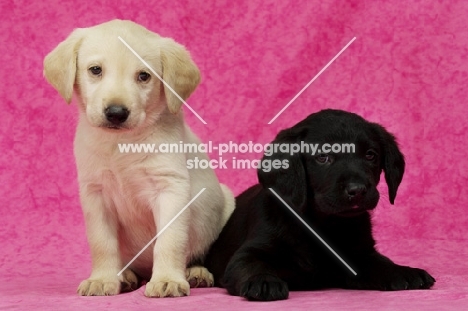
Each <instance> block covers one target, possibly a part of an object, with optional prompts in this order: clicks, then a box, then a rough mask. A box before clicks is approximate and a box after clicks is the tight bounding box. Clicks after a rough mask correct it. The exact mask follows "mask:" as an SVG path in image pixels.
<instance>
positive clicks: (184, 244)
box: [44, 20, 234, 297]
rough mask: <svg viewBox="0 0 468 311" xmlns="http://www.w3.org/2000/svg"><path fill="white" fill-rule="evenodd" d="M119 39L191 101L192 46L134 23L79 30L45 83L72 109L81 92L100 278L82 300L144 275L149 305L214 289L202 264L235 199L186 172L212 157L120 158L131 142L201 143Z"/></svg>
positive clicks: (209, 176)
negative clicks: (151, 301) (196, 289)
mask: <svg viewBox="0 0 468 311" xmlns="http://www.w3.org/2000/svg"><path fill="white" fill-rule="evenodd" d="M119 36H120V37H122V38H123V39H124V40H125V41H126V42H127V43H128V44H129V45H130V46H131V47H132V48H133V49H134V50H135V51H136V52H137V53H138V54H139V55H140V56H141V57H142V58H143V59H144V60H145V61H146V62H147V63H148V64H149V65H150V66H151V67H152V68H153V69H154V70H155V71H156V72H157V73H158V74H159V75H160V76H161V77H162V78H163V79H164V81H166V82H167V83H168V84H169V85H170V86H171V87H172V88H173V89H174V90H175V92H176V93H178V94H179V95H180V96H181V97H182V98H183V99H184V100H185V99H186V98H188V97H189V96H190V94H191V93H192V92H193V91H194V90H195V88H196V86H197V85H198V83H199V81H200V73H199V70H198V68H197V67H196V65H195V64H194V63H193V61H192V60H191V58H190V55H189V53H188V52H187V51H186V50H185V48H184V47H182V46H181V45H179V44H177V43H176V42H174V41H173V40H172V39H168V38H162V37H160V36H159V35H157V34H155V33H153V32H150V31H148V30H147V29H145V28H144V27H142V26H140V25H137V24H135V23H133V22H130V21H121V20H114V21H110V22H107V23H104V24H101V25H97V26H94V27H90V28H82V29H76V30H75V31H73V33H72V34H71V35H70V36H69V37H68V38H67V39H66V40H65V41H63V42H62V43H60V44H59V45H58V46H57V47H56V48H55V49H54V50H53V51H52V52H51V53H50V54H49V55H47V56H46V58H45V60H44V75H45V77H46V79H47V80H48V81H49V83H50V84H52V86H53V87H54V88H55V89H57V91H58V92H59V93H60V95H61V96H62V97H63V98H64V99H65V100H66V101H67V102H68V103H69V102H70V101H71V99H72V96H73V93H76V95H77V98H78V105H79V122H78V127H77V131H76V137H75V142H74V150H75V157H76V163H77V169H78V179H79V186H80V199H81V205H82V209H83V213H84V217H85V222H86V232H87V237H88V242H89V245H90V248H91V257H92V272H91V276H90V277H89V278H88V279H87V280H84V281H83V282H81V284H80V285H79V287H78V293H79V294H80V295H84V296H91V295H115V294H118V293H119V292H121V291H124V290H132V289H135V288H136V286H137V277H136V275H139V276H141V277H143V278H145V279H147V280H149V282H148V283H147V285H146V290H145V295H146V296H148V297H167V296H172V297H176V296H184V295H189V291H190V285H189V282H188V281H190V284H192V285H194V286H197V284H198V285H200V284H203V285H204V284H206V285H208V286H210V285H212V284H213V279H212V275H211V274H210V273H209V272H208V271H207V270H206V269H205V268H203V267H201V266H197V264H199V263H201V262H202V261H203V258H204V255H205V252H206V251H207V250H208V248H209V246H210V244H211V243H212V242H213V241H214V240H215V239H216V238H217V236H218V234H219V232H220V231H221V229H222V227H223V226H224V224H225V223H226V221H227V219H228V217H229V216H230V214H231V212H232V211H233V209H234V198H233V195H232V193H231V192H230V191H229V189H228V188H227V187H226V186H224V185H220V184H219V182H218V180H217V178H216V175H215V173H214V172H213V171H212V170H211V169H191V170H189V169H187V165H186V162H187V160H190V159H195V158H196V157H198V158H199V159H207V155H206V154H203V153H192V154H184V153H172V154H167V153H151V154H148V153H120V152H119V148H118V144H124V143H149V144H155V145H159V144H170V143H176V144H179V143H180V142H184V143H195V144H199V143H200V141H199V139H198V138H197V137H196V136H195V135H194V134H193V133H192V131H191V130H190V129H189V127H188V126H187V125H186V124H185V122H184V119H183V115H182V111H181V105H182V102H181V101H180V100H179V99H178V98H177V97H176V96H175V95H174V94H173V93H172V92H171V91H170V90H169V89H168V88H166V86H164V85H163V84H162V83H161V82H160V80H159V79H158V78H157V77H156V76H154V75H153V74H152V73H151V71H150V70H149V69H148V68H147V67H146V66H145V65H144V64H143V63H142V62H141V61H140V60H139V59H138V58H137V57H136V56H135V55H134V54H132V53H131V51H130V50H129V49H128V48H127V47H126V46H125V45H123V43H122V42H121V41H120V40H119V39H118V37H119ZM202 188H206V190H205V191H204V192H203V193H202V194H201V195H200V196H199V197H198V198H196V199H195V201H194V202H193V203H192V204H191V205H190V207H189V208H187V209H186V210H185V211H184V212H183V213H182V214H181V215H180V216H179V217H178V218H177V219H176V220H175V221H174V222H173V223H172V224H171V225H170V226H169V227H168V228H167V229H166V230H165V231H164V232H163V233H162V234H161V235H160V236H159V237H158V238H157V240H156V242H155V243H154V244H153V245H152V246H151V247H148V248H147V249H146V250H145V251H144V252H143V253H142V254H141V255H140V256H139V257H138V258H137V259H136V260H135V261H134V262H133V263H132V265H131V266H130V268H129V269H126V270H125V272H124V273H122V274H121V275H120V276H118V273H119V271H120V270H121V269H122V268H123V267H124V266H125V265H126V264H127V263H128V262H130V260H131V259H132V258H133V257H134V256H135V255H136V254H137V253H138V252H139V251H140V250H141V249H142V248H143V247H144V246H145V245H146V244H147V243H148V242H149V241H150V240H151V239H152V238H153V237H154V236H155V235H156V234H157V233H158V232H159V231H160V230H161V229H162V228H163V227H164V226H165V225H166V224H168V223H169V222H170V221H171V219H173V217H174V216H175V215H176V214H177V213H178V212H179V211H181V210H182V208H184V206H186V205H187V203H189V201H190V200H191V199H192V198H193V197H194V196H195V195H197V193H199V192H200V190H201V189H202ZM187 267H189V268H188V269H187ZM135 274H136V275H135Z"/></svg>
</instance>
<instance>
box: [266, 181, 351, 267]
mask: <svg viewBox="0 0 468 311" xmlns="http://www.w3.org/2000/svg"><path fill="white" fill-rule="evenodd" d="M268 189H269V190H270V191H271V192H272V193H273V194H274V195H275V196H276V197H277V198H278V199H279V200H280V201H281V203H283V204H284V206H286V207H287V208H288V209H289V210H290V211H291V213H293V215H294V216H296V217H297V219H299V220H300V221H301V222H302V223H303V224H304V226H306V227H307V229H309V230H310V232H312V233H313V234H314V235H315V236H316V237H317V239H319V240H320V242H322V243H323V245H325V246H326V247H327V248H328V249H329V250H330V252H332V253H333V255H335V256H336V258H338V259H339V260H340V261H341V262H342V263H343V264H344V265H345V266H346V268H348V269H349V270H350V271H351V272H352V273H353V274H354V275H357V273H356V271H354V270H353V268H351V267H350V266H349V265H348V264H347V263H346V261H344V260H343V258H341V257H340V255H338V254H337V253H336V252H335V251H334V250H333V248H331V247H330V245H328V244H327V242H325V241H324V240H323V239H322V237H321V236H320V235H318V234H317V232H315V231H314V229H312V228H311V227H310V226H309V225H308V224H307V223H306V222H305V221H304V219H302V218H301V216H299V215H298V214H297V213H296V212H295V211H294V210H293V209H292V208H291V206H289V205H288V203H286V202H285V201H284V200H283V199H282V198H281V197H280V196H279V195H278V194H277V193H276V192H275V190H273V188H268Z"/></svg>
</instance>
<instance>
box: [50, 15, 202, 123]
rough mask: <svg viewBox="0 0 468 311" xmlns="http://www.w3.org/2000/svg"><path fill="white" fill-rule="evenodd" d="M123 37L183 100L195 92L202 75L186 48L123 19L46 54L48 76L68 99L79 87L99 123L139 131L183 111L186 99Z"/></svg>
mask: <svg viewBox="0 0 468 311" xmlns="http://www.w3.org/2000/svg"><path fill="white" fill-rule="evenodd" d="M119 36H120V37H121V38H122V39H123V40H125V42H127V43H128V45H129V46H130V47H131V48H133V49H134V50H135V51H136V53H137V54H138V55H139V56H141V58H142V59H143V60H144V61H146V62H147V64H148V65H149V66H150V67H151V68H152V69H153V70H154V71H155V72H156V73H157V74H158V75H159V76H160V77H162V79H163V80H164V81H165V82H166V83H167V84H168V85H169V86H170V87H171V88H172V89H173V90H174V91H175V92H176V93H177V94H178V95H179V96H180V97H181V98H182V99H183V100H185V99H187V98H188V97H189V96H190V94H191V93H192V92H193V91H194V90H195V88H196V86H197V85H198V83H199V81H200V73H199V70H198V68H197V67H196V65H195V64H194V63H193V61H192V60H191V58H190V55H189V53H188V52H187V51H186V50H185V48H184V47H182V46H181V45H179V44H177V43H176V42H174V41H173V40H171V39H168V38H161V37H160V36H159V35H157V34H155V33H152V32H150V31H148V30H147V29H145V28H144V27H142V26H139V25H137V24H135V23H133V22H130V21H121V20H114V21H110V22H107V23H104V24H101V25H97V26H94V27H90V28H81V29H76V30H75V31H73V33H72V34H71V35H70V36H69V37H68V38H67V39H66V40H65V41H63V42H62V43H60V44H59V45H58V46H57V47H56V48H55V49H54V50H53V51H52V52H50V53H49V54H48V55H47V56H46V57H45V59H44V75H45V77H46V79H47V80H48V81H49V83H50V84H52V86H54V87H55V89H57V91H58V92H59V93H60V95H61V96H62V97H63V98H64V99H65V101H66V102H68V103H70V101H71V99H72V95H73V92H74V91H76V93H77V95H78V98H79V102H80V108H81V109H82V111H83V112H84V113H85V114H86V118H87V120H88V121H89V123H90V124H91V125H92V126H95V127H102V128H110V129H133V128H137V127H140V126H144V125H151V124H153V123H154V122H155V121H157V120H158V119H159V118H160V117H161V115H162V114H163V113H165V112H171V113H177V112H178V111H179V110H180V108H181V105H182V102H181V101H180V100H179V99H178V98H177V96H176V95H174V93H173V92H172V91H171V90H170V89H169V88H168V87H167V86H166V85H163V84H162V82H161V81H160V80H159V78H158V77H157V76H156V75H155V74H154V73H153V72H152V71H151V70H150V69H149V68H148V67H147V66H146V65H145V64H144V63H143V62H142V61H141V60H139V59H138V58H137V56H135V55H134V54H133V53H132V52H131V51H130V50H129V48H127V47H126V46H125V45H124V44H123V42H121V41H120V40H119V38H118V37H119Z"/></svg>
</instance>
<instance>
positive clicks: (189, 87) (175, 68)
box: [161, 38, 200, 113]
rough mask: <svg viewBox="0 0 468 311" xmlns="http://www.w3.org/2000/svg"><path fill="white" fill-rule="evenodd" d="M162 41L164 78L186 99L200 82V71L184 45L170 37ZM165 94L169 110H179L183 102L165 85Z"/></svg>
mask: <svg viewBox="0 0 468 311" xmlns="http://www.w3.org/2000/svg"><path fill="white" fill-rule="evenodd" d="M161 42H162V46H161V62H162V78H163V80H164V81H166V83H167V84H169V86H170V87H171V88H172V89H173V90H174V91H175V92H176V93H177V94H178V95H179V96H180V97H181V98H182V99H183V100H186V99H187V98H188V97H189V96H190V94H192V92H193V91H194V90H195V88H196V87H197V85H198V83H199V82H200V71H199V70H198V67H197V66H196V65H195V63H194V62H193V61H192V59H191V58H190V54H189V52H188V51H187V50H186V49H185V48H184V47H183V46H182V45H180V44H178V43H176V42H175V41H174V40H172V39H169V38H162V39H161ZM164 94H165V96H166V101H167V105H168V107H169V111H170V112H172V113H177V112H179V110H180V107H181V106H182V102H181V101H180V100H179V99H178V98H177V96H176V95H174V93H173V92H172V91H171V90H170V89H169V88H168V87H167V86H165V85H164Z"/></svg>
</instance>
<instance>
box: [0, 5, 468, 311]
mask: <svg viewBox="0 0 468 311" xmlns="http://www.w3.org/2000/svg"><path fill="white" fill-rule="evenodd" d="M0 17H1V22H0V42H1V44H0V55H1V58H0V68H1V72H2V74H1V75H0V85H1V87H0V108H1V111H2V114H1V122H0V148H1V149H0V151H1V153H0V185H1V187H0V209H1V216H0V238H1V242H0V280H1V281H0V309H2V310H3V309H9V310H10V309H19V310H26V309H30V310H106V309H117V308H120V309H123V310H127V309H132V310H146V309H148V310H149V309H151V310H154V309H157V308H161V309H162V308H165V307H166V308H168V309H171V310H186V309H191V310H207V309H211V310H219V309H222V310H241V309H248V310H284V309H289V310H299V309H304V310H311V309H317V310H467V309H468V285H467V284H468V250H467V247H466V246H467V245H468V244H467V242H468V241H467V232H468V229H467V228H468V213H467V204H468V196H467V187H466V184H467V182H468V161H467V160H466V156H465V154H466V152H465V150H466V146H465V143H466V142H467V137H468V134H467V133H468V131H467V125H466V121H465V120H466V115H467V113H468V105H467V104H466V98H467V91H468V29H467V27H466V25H467V23H468V3H467V2H466V1H450V2H449V1H446V2H442V1H437V2H436V1H404V2H403V1H386V2H380V1H340V0H335V1H309V0H304V1H248V0H241V1H203V2H198V1H171V0H160V1H157V2H154V3H149V2H147V1H134V2H131V1H114V2H112V1H105V0H98V1H80V2H76V1H68V0H63V1H55V0H54V1H47V2H33V1H24V0H18V1H3V2H1V3H0ZM114 18H121V19H131V20H133V21H135V22H138V23H140V24H142V25H144V26H146V27H147V28H149V29H151V30H153V31H155V32H158V33H159V34H161V35H162V36H167V37H172V38H174V39H175V40H176V41H178V42H180V43H181V44H183V45H185V46H186V47H187V48H188V50H189V51H191V54H192V56H193V58H194V60H195V62H196V63H197V64H198V66H199V67H200V70H201V72H202V77H203V78H202V79H203V81H202V83H201V85H200V86H199V88H198V89H197V90H196V91H195V93H194V94H193V96H192V97H191V98H190V99H189V101H188V102H189V104H190V105H191V106H192V107H193V108H194V109H195V110H196V111H197V112H198V113H199V114H200V115H201V116H202V117H203V118H204V119H205V120H206V122H207V123H208V124H207V125H203V124H202V123H201V122H200V121H199V120H198V119H197V118H196V117H195V116H194V115H193V114H192V113H191V112H190V111H188V110H186V111H185V115H186V119H187V122H188V123H189V124H190V126H191V127H192V129H193V130H194V131H195V132H196V133H197V134H198V135H199V136H200V137H201V138H202V140H204V141H208V140H211V141H213V142H214V143H221V142H228V141H230V140H232V141H234V142H237V143H247V142H249V141H253V142H259V143H266V142H269V141H271V140H272V139H273V137H274V136H275V134H276V133H277V132H278V131H279V130H280V129H282V128H284V127H289V126H292V125H293V124H295V123H297V122H298V121H299V120H302V119H303V118H304V117H305V116H307V115H308V114H310V113H312V112H316V111H318V110H320V109H323V108H338V109H345V110H349V111H352V112H356V113H358V114H360V115H362V116H364V117H365V118H367V119H368V120H370V121H374V122H379V123H381V124H382V125H384V126H385V127H387V128H388V129H389V130H390V131H391V132H393V133H394V134H395V135H396V137H397V138H398V140H399V142H400V145H401V149H402V150H403V152H404V154H405V155H406V159H407V170H406V173H405V177H404V179H403V183H402V185H401V186H400V190H399V193H398V196H397V199H396V203H395V206H391V205H390V204H389V203H388V201H386V198H387V194H386V188H385V184H384V183H382V184H381V187H380V188H381V189H382V194H383V195H382V200H381V203H380V206H379V207H378V209H377V210H376V211H375V213H374V216H375V217H374V220H375V230H374V231H375V237H376V239H377V240H378V246H379V249H381V250H382V251H383V252H384V253H385V254H387V255H389V256H390V257H391V258H392V259H394V260H395V261H396V262H398V263H400V264H406V265H413V266H418V267H421V268H425V269H427V270H428V271H429V272H430V273H431V274H432V275H433V276H434V277H435V278H436V279H437V283H436V285H435V286H434V288H433V289H432V290H429V291H404V292H369V291H346V290H326V291H316V292H296V293H291V295H290V299H289V300H287V301H281V302H271V303H248V302H246V301H243V300H242V299H240V298H239V297H231V296H228V295H227V294H226V292H225V291H224V290H223V289H195V290H192V295H191V296H189V297H185V298H180V299H148V298H145V297H144V295H143V288H140V289H139V290H138V291H136V292H133V293H128V294H123V295H119V296H115V297H79V296H77V295H76V294H75V290H76V287H77V286H78V284H79V282H80V281H81V280H82V279H84V278H87V277H88V274H89V272H90V256H89V251H88V247H87V243H86V237H85V233H84V224H83V218H82V215H81V208H80V205H79V201H78V187H77V182H76V172H75V164H74V158H73V152H72V141H73V136H74V131H75V124H76V118H77V113H76V109H77V108H76V104H73V105H72V106H67V105H66V104H65V103H64V101H63V100H62V99H61V98H60V97H59V95H58V94H57V92H56V91H55V90H54V89H53V88H52V87H51V86H50V85H48V84H47V83H46V81H45V80H44V78H43V77H42V60H43V58H44V56H45V55H46V54H47V53H48V52H49V51H51V50H52V49H53V48H54V47H55V46H56V45H57V44H58V43H59V42H60V41H62V40H63V39H64V38H65V37H66V36H67V35H68V34H69V33H70V32H71V31H72V30H73V29H74V28H77V27H86V26H91V25H95V24H98V23H101V22H104V21H107V20H110V19H114ZM353 37H357V39H356V41H355V42H354V43H352V44H351V46H350V47H349V48H348V49H347V50H346V51H345V52H344V53H343V54H342V55H341V56H340V57H339V58H338V59H337V60H336V61H335V62H334V63H333V64H332V65H331V66H330V67H329V68H328V69H327V70H326V71H325V72H324V73H323V74H322V75H321V76H320V77H319V78H318V79H317V80H316V81H315V82H314V83H313V84H312V85H311V86H310V87H309V88H308V89H307V90H306V91H305V92H304V93H303V94H302V95H301V96H300V97H299V98H298V99H297V100H296V101H295V102H294V103H293V104H292V105H291V106H290V107H289V108H288V109H286V110H285V111H284V113H283V114H281V116H280V117H278V119H277V120H275V121H274V122H273V123H272V124H271V125H268V124H267V123H268V121H270V120H271V119H272V118H273V117H274V116H275V115H276V114H277V112H278V111H280V110H281V108H283V107H284V106H285V105H286V103H287V102H288V101H289V100H290V99H291V98H293V97H294V95H295V94H297V92H299V91H300V90H301V89H302V87H303V86H304V85H305V84H307V82H309V81H310V80H311V79H312V77H314V76H315V75H316V73H318V72H319V71H320V70H321V69H322V68H323V66H324V65H325V64H326V63H327V62H328V61H329V60H330V59H332V58H333V57H334V56H335V55H336V53H337V52H338V51H339V50H341V48H342V47H343V46H345V45H346V44H347V43H348V42H349V41H350V40H351V39H352V38H353ZM211 156H212V157H213V158H216V157H217V155H216V154H212V155H211ZM232 156H236V157H237V158H249V159H255V158H259V157H260V155H259V154H234V155H225V158H228V159H230V158H231V157H232ZM229 163H232V162H231V161H228V164H229ZM217 174H218V176H219V178H220V180H221V181H222V182H224V183H226V184H227V185H229V186H230V187H231V188H232V189H233V190H234V191H235V193H236V194H239V193H240V192H241V191H242V190H244V189H245V188H247V187H248V186H249V185H251V184H253V183H255V182H256V174H255V170H254V169H250V170H235V169H220V170H217Z"/></svg>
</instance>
